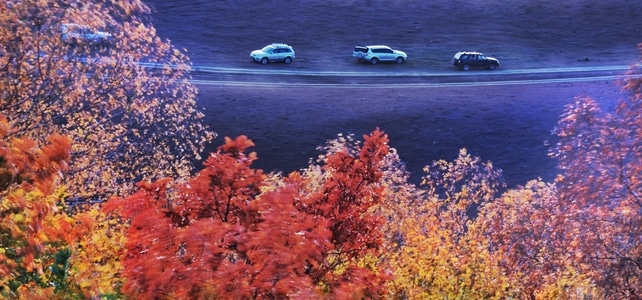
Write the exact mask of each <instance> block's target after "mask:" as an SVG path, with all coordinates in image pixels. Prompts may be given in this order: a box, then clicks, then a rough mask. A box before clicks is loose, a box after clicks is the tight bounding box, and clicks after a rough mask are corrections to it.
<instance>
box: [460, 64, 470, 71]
mask: <svg viewBox="0 0 642 300" xmlns="http://www.w3.org/2000/svg"><path fill="white" fill-rule="evenodd" d="M461 69H462V70H464V71H468V70H470V65H468V64H464V66H462V67H461Z"/></svg>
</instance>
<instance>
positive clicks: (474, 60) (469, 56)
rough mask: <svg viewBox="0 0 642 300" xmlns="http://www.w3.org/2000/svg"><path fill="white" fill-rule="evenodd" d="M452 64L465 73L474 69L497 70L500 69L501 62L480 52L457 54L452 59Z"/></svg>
mask: <svg viewBox="0 0 642 300" xmlns="http://www.w3.org/2000/svg"><path fill="white" fill-rule="evenodd" d="M452 63H453V66H455V67H457V68H459V69H460V70H465V71H468V70H470V69H474V68H475V69H476V68H483V69H491V70H495V69H497V68H498V67H499V60H497V59H496V58H494V57H488V56H485V55H484V54H481V53H479V52H457V53H456V54H455V56H454V57H453V59H452Z"/></svg>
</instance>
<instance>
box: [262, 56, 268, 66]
mask: <svg viewBox="0 0 642 300" xmlns="http://www.w3.org/2000/svg"><path fill="white" fill-rule="evenodd" d="M261 63H262V64H264V65H267V63H268V59H267V57H264V58H261Z"/></svg>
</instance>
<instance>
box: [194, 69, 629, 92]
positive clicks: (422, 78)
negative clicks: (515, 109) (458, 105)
mask: <svg viewBox="0 0 642 300" xmlns="http://www.w3.org/2000/svg"><path fill="white" fill-rule="evenodd" d="M627 69H628V66H592V67H572V68H540V69H516V70H495V71H487V70H479V71H477V70H476V71H468V72H464V71H449V72H399V71H394V72H386V71H385V70H380V71H366V72H354V71H353V72H338V71H301V70H274V69H256V68H225V67H205V66H194V67H193V73H192V75H193V77H194V79H193V80H192V82H193V83H194V84H196V85H219V86H238V87H266V86H271V87H279V86H282V87H290V88H291V87H316V88H319V87H321V88H323V87H327V88H368V89H372V88H383V89H385V88H438V87H455V86H497V85H521V84H546V83H568V82H590V81H604V80H615V79H618V78H621V77H622V75H621V74H622V73H624V72H625V71H626V70H627Z"/></svg>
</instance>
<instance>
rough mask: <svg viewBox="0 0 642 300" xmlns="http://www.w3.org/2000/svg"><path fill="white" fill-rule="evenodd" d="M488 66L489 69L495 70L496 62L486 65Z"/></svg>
mask: <svg viewBox="0 0 642 300" xmlns="http://www.w3.org/2000/svg"><path fill="white" fill-rule="evenodd" d="M488 68H489V69H491V70H495V69H497V65H496V64H490V66H488Z"/></svg>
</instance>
